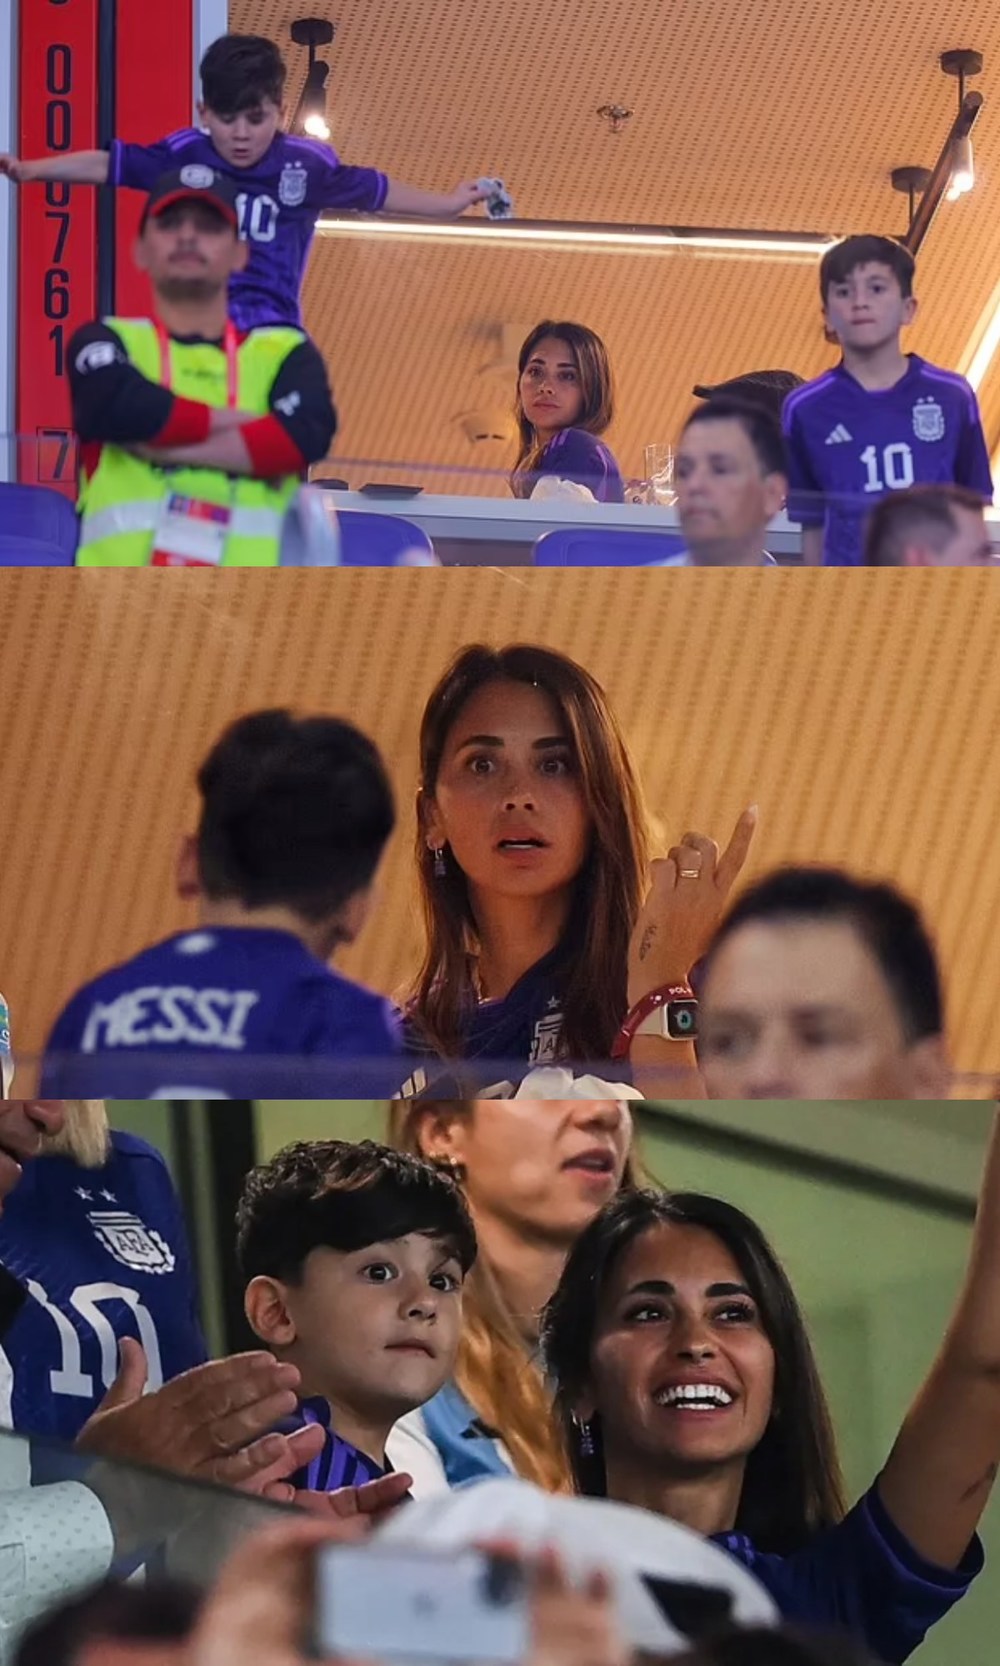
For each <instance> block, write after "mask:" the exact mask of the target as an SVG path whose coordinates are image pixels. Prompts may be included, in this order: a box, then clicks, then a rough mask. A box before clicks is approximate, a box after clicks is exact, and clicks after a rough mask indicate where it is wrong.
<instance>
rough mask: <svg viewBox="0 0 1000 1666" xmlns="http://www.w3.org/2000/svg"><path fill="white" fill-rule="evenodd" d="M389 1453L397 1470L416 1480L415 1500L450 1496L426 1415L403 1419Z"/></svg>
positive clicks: (415, 1413) (389, 1444)
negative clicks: (403, 1471)
mask: <svg viewBox="0 0 1000 1666" xmlns="http://www.w3.org/2000/svg"><path fill="white" fill-rule="evenodd" d="M385 1451H386V1457H387V1458H388V1459H389V1462H390V1463H391V1465H392V1467H393V1469H396V1470H405V1471H406V1473H407V1475H412V1476H413V1496H414V1498H418V1499H419V1498H434V1497H436V1496H440V1494H441V1493H446V1492H450V1490H451V1489H450V1487H449V1485H448V1477H447V1476H446V1474H445V1469H444V1463H443V1461H442V1458H441V1454H440V1452H439V1451H438V1449H437V1447H436V1446H435V1444H434V1442H433V1440H432V1439H431V1437H430V1435H429V1434H428V1432H427V1424H426V1423H425V1422H424V1414H423V1412H422V1411H419V1410H418V1411H411V1412H407V1414H406V1416H405V1417H402V1418H400V1420H399V1422H398V1423H397V1424H396V1425H395V1427H394V1428H393V1430H392V1433H391V1434H390V1436H389V1439H388V1441H387V1442H386V1448H385Z"/></svg>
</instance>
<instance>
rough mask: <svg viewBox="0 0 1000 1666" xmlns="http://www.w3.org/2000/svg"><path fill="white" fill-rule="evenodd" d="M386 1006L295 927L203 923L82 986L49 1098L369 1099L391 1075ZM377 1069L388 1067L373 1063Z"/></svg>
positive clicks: (391, 1026)
mask: <svg viewBox="0 0 1000 1666" xmlns="http://www.w3.org/2000/svg"><path fill="white" fill-rule="evenodd" d="M400 1051H401V1042H400V1038H399V1026H398V1022H397V1019H396V1016H395V1013H394V1012H393V1010H392V1007H391V1005H390V1003H389V1002H388V1001H386V1000H385V999H383V997H382V996H381V995H376V994H374V993H372V991H371V990H368V989H363V988H362V987H361V985H360V984H356V983H351V982H349V981H348V979H347V978H343V977H340V976H339V975H338V974H337V973H336V972H333V971H331V970H330V968H329V967H328V966H327V965H325V964H324V962H323V961H321V960H318V959H317V958H316V956H315V955H313V954H311V953H310V952H309V950H308V949H307V948H306V947H305V945H304V944H303V943H301V942H300V941H299V939H298V938H297V937H295V936H294V935H293V934H292V933H291V932H287V931H274V930H262V929H261V928H259V927H243V926H212V927H208V928H205V929H203V930H199V931H189V932H183V933H181V934H180V935H179V936H176V937H170V938H168V939H167V940H166V941H165V942H163V943H157V944H155V945H154V946H153V947H152V948H149V949H145V950H144V951H143V952H142V953H141V954H138V955H136V956H135V958H134V959H133V960H129V961H126V962H125V963H124V964H123V965H121V966H116V967H114V968H112V970H111V971H108V972H105V973H104V974H103V975H102V976H101V977H99V978H95V979H94V980H93V982H92V983H89V984H87V985H86V987H85V988H83V989H81V990H79V991H78V993H77V994H76V995H74V996H73V997H72V999H71V1000H70V1002H69V1004H68V1006H67V1007H66V1008H65V1010H64V1011H63V1012H62V1014H61V1015H60V1017H59V1018H58V1019H57V1020H56V1024H55V1027H54V1028H53V1031H52V1034H51V1035H50V1037H49V1040H48V1043H47V1045H46V1049H45V1060H44V1064H43V1067H42V1083H43V1089H42V1091H43V1093H44V1094H45V1095H46V1096H47V1097H51V1098H67V1099H68V1098H86V1099H91V1098H93V1099H185V1098H192V1099H198V1098H203V1097H205V1096H206V1095H207V1096H211V1097H216V1098H239V1099H243V1098H247V1099H257V1098H265V1099H266V1098H275V1099H282V1098H286V1097H287V1098H292V1099H303V1098H304V1099H310V1098H319V1099H325V1098H332V1099H341V1098H350V1097H351V1096H352V1094H353V1092H354V1091H356V1090H358V1089H361V1090H364V1089H366V1088H369V1089H371V1091H372V1093H373V1095H374V1096H375V1097H381V1095H382V1094H383V1093H385V1092H387V1091H388V1088H389V1087H390V1086H392V1085H393V1083H394V1082H395V1081H396V1080H398V1077H399V1063H398V1061H397V1062H396V1063H395V1064H390V1063H388V1062H386V1061H389V1060H391V1059H392V1058H393V1057H394V1056H395V1055H397V1054H398V1053H399V1052H400ZM378 1061H383V1062H382V1063H381V1064H380V1063H379V1062H378Z"/></svg>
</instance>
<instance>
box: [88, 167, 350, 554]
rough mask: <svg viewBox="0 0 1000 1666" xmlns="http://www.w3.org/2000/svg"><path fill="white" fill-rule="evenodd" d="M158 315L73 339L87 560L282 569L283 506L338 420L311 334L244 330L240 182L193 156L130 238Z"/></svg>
mask: <svg viewBox="0 0 1000 1666" xmlns="http://www.w3.org/2000/svg"><path fill="white" fill-rule="evenodd" d="M135 259H136V263H137V265H138V266H139V267H140V268H141V269H142V270H143V271H144V272H146V273H147V274H148V276H149V279H150V282H151V284H152V288H153V294H154V297H155V317H153V318H138V319H135V318H133V319H125V318H105V319H101V320H100V321H99V322H97V323H94V324H87V325H85V326H84V327H83V328H82V329H81V330H78V331H77V332H76V334H75V335H74V337H73V339H72V341H71V343H70V348H69V355H68V369H69V382H70V391H71V395H72V400H73V424H74V427H75V429H76V432H77V434H78V436H79V440H80V464H81V468H80V493H79V499H78V508H79V511H80V517H81V526H80V543H79V548H78V552H77V558H76V559H77V565H78V566H80V567H147V566H154V567H213V566H226V567H274V566H277V565H279V563H280V560H281V536H282V528H283V525H284V523H285V518H286V515H287V513H288V511H289V508H290V506H291V505H292V502H293V499H294V498H295V494H296V492H297V490H298V488H299V485H300V483H301V481H302V479H303V478H304V476H305V473H306V470H307V469H308V466H309V464H310V463H314V462H318V461H319V459H320V458H321V457H324V456H325V455H326V452H327V450H328V449H329V446H330V442H331V440H332V439H333V435H334V433H335V431H336V426H337V418H336V413H335V411H334V406H333V399H332V396H331V393H330V388H329V384H328V381H327V376H326V369H325V366H324V364H323V361H322V359H321V357H320V355H319V353H318V351H317V349H316V348H315V347H314V345H313V343H312V342H311V341H310V339H309V337H308V336H307V335H305V334H304V332H303V331H301V330H298V329H293V328H290V327H287V326H284V325H278V326H267V327H264V328H260V329H254V330H250V331H248V332H243V331H240V330H237V329H236V327H235V325H234V324H233V322H232V320H231V319H230V318H229V316H228V311H227V302H226V291H227V284H228V281H229V278H230V276H231V275H232V274H233V273H234V272H238V271H241V270H242V269H243V267H244V266H245V265H246V261H247V245H246V243H245V242H243V241H242V240H241V239H240V235H239V210H238V204H237V200H236V196H235V193H234V191H233V188H232V186H231V185H230V184H229V182H228V181H227V180H226V179H225V178H223V176H222V175H221V174H218V173H215V172H213V170H212V169H211V168H208V167H202V166H200V165H198V166H195V165H189V166H187V167H184V168H181V169H180V171H179V172H177V173H172V174H166V175H164V176H163V178H162V179H161V180H160V181H159V183H158V184H157V187H156V189H155V190H154V191H153V192H152V193H151V195H150V197H149V201H148V203H147V205H146V208H145V211H144V214H143V219H142V223H141V226H140V231H139V237H138V240H137V242H136V246H135Z"/></svg>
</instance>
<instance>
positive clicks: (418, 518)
mask: <svg viewBox="0 0 1000 1666" xmlns="http://www.w3.org/2000/svg"><path fill="white" fill-rule="evenodd" d="M315 484H316V485H321V484H322V482H321V481H316V482H315ZM328 495H329V498H330V502H331V503H332V504H333V506H334V507H335V508H336V509H338V510H339V509H359V510H362V511H364V512H365V513H367V514H370V515H372V514H374V515H400V516H402V517H403V519H404V520H407V521H413V522H414V524H415V525H416V526H419V527H422V528H423V530H424V532H426V533H427V536H428V537H429V538H430V540H431V542H432V543H433V545H434V548H435V550H436V551H437V554H438V556H439V558H440V560H441V561H442V562H443V563H444V564H445V565H446V566H474V567H528V566H530V565H531V551H532V546H533V545H534V543H535V540H536V539H537V538H540V537H541V536H542V534H543V533H544V532H552V531H553V530H554V529H555V528H556V527H560V526H572V527H577V526H581V527H582V526H589V527H602V528H604V529H606V530H607V531H608V532H636V531H640V530H642V529H644V528H647V529H648V530H649V531H651V532H655V531H663V532H677V531H678V520H677V511H676V509H665V508H661V507H660V506H659V505H653V504H635V503H574V502H572V501H571V500H568V501H566V502H559V503H554V502H548V503H546V502H541V503H533V502H531V501H530V500H529V501H527V502H524V501H522V500H518V499H517V498H509V499H504V498H486V497H482V498H476V497H444V496H435V495H433V494H430V493H424V492H420V493H418V494H417V495H416V496H410V497H407V496H402V495H401V496H399V497H383V496H382V495H381V494H379V495H378V496H372V495H369V494H368V493H367V492H338V491H331V492H330V493H329V494H328ZM801 548H802V538H801V532H800V529H799V527H797V526H793V525H792V523H791V522H790V521H789V520H788V518H787V516H786V515H784V514H782V515H779V516H778V518H777V520H775V521H774V522H773V525H772V527H771V529H770V531H769V532H768V549H769V550H770V551H771V553H772V555H774V556H776V557H777V559H778V560H779V561H781V562H791V563H797V562H798V561H799V560H800V559H801Z"/></svg>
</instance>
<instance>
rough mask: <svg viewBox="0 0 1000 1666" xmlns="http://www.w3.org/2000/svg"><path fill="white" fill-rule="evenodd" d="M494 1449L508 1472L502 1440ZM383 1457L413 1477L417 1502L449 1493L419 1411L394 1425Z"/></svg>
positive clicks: (438, 1455)
mask: <svg viewBox="0 0 1000 1666" xmlns="http://www.w3.org/2000/svg"><path fill="white" fill-rule="evenodd" d="M493 1445H494V1447H495V1448H496V1450H497V1452H498V1453H499V1455H500V1457H501V1459H502V1460H503V1462H504V1463H505V1464H506V1465H507V1467H508V1469H510V1470H513V1468H514V1460H513V1458H512V1457H511V1455H510V1453H509V1452H508V1450H507V1448H506V1446H505V1445H504V1443H503V1441H502V1440H494V1442H493ZM385 1451H386V1457H387V1458H388V1459H389V1462H390V1463H391V1465H392V1467H393V1469H396V1470H405V1472H406V1474H407V1475H412V1477H413V1488H412V1491H413V1496H414V1498H415V1499H418V1500H420V1501H421V1502H422V1501H423V1500H424V1499H425V1498H440V1496H441V1494H442V1493H447V1492H450V1491H451V1487H450V1485H449V1482H448V1477H447V1474H446V1473H445V1467H444V1460H443V1459H442V1457H441V1453H440V1451H439V1450H438V1447H437V1445H436V1444H435V1441H434V1439H433V1437H432V1436H431V1435H430V1434H429V1433H428V1429H427V1421H426V1419H425V1417H424V1414H423V1410H422V1409H421V1408H420V1407H418V1408H417V1410H416V1411H411V1412H407V1414H406V1416H405V1417H401V1418H400V1420H399V1422H398V1423H397V1424H396V1426H395V1427H394V1429H393V1430H392V1433H391V1434H390V1436H389V1439H388V1441H387V1443H386V1448H385Z"/></svg>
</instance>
